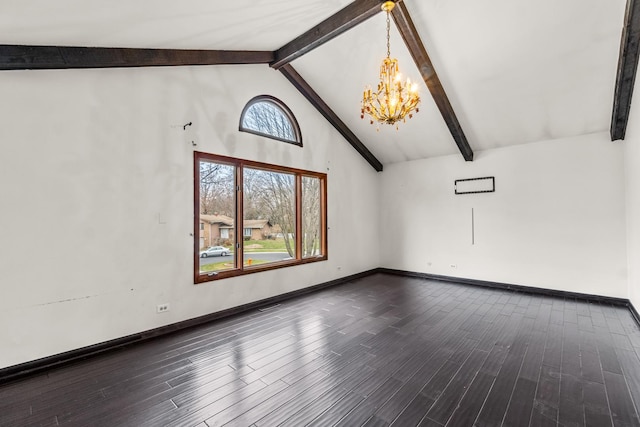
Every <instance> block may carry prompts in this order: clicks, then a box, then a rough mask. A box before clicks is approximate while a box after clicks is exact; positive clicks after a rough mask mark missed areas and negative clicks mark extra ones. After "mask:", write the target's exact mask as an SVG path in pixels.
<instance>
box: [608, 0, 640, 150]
mask: <svg viewBox="0 0 640 427" xmlns="http://www.w3.org/2000/svg"><path fill="white" fill-rule="evenodd" d="M639 46H640V5H638V2H637V1H636V0H627V8H626V10H625V14H624V28H623V29H622V39H621V40H620V56H619V58H618V71H617V75H616V89H615V95H614V97H613V113H612V115H611V130H610V132H611V140H612V141H616V140H618V139H624V136H625V133H626V131H627V121H628V120H629V110H630V109H631V96H632V95H633V87H634V83H635V80H636V72H637V71H638V57H639V55H640V50H639V49H638V48H639Z"/></svg>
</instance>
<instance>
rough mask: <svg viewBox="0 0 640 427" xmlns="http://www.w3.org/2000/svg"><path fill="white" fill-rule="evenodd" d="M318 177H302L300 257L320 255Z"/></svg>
mask: <svg viewBox="0 0 640 427" xmlns="http://www.w3.org/2000/svg"><path fill="white" fill-rule="evenodd" d="M320 205H321V203H320V179H318V178H315V177H310V176H303V177H302V257H303V258H308V257H313V256H318V255H322V240H321V232H320V228H321V222H322V221H321V218H322V216H321V215H322V213H321V207H320Z"/></svg>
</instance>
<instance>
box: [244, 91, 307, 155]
mask: <svg viewBox="0 0 640 427" xmlns="http://www.w3.org/2000/svg"><path fill="white" fill-rule="evenodd" d="M261 102H266V103H269V104H271V105H274V106H275V107H276V108H277V109H278V110H280V111H281V112H282V113H283V114H284V115H285V117H287V119H289V123H290V124H291V127H292V128H293V133H294V136H295V141H293V140H290V139H285V138H280V137H279V136H276V135H271V134H269V133H265V132H260V131H257V130H255V129H251V128H247V127H244V126H243V124H242V122H243V121H244V116H245V114H246V113H247V110H248V109H249V108H250V107H251V106H253V105H255V104H259V103H261ZM238 130H239V131H240V132H247V133H252V134H254V135H258V136H264V137H266V138H270V139H275V140H276V141H281V142H286V143H287V144H293V145H297V146H298V147H302V132H300V126H298V121H297V120H296V117H295V116H294V115H293V113H292V112H291V110H290V109H289V107H287V105H286V104H285V103H284V102H282V101H280V100H279V99H278V98H276V97H275V96H271V95H258V96H256V97H253V98H251V99H250V100H249V102H247V105H245V106H244V108H243V109H242V113H241V114H240V124H239V125H238Z"/></svg>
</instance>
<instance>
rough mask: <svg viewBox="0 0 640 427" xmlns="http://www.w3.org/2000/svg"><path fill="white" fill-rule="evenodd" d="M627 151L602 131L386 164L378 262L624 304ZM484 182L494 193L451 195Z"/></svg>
mask: <svg viewBox="0 0 640 427" xmlns="http://www.w3.org/2000/svg"><path fill="white" fill-rule="evenodd" d="M622 150H623V148H622V146H621V145H620V144H614V143H612V142H611V140H610V139H609V136H608V134H607V133H598V134H590V135H585V136H581V137H576V138H566V139H561V140H553V141H543V142H538V143H533V144H526V145H519V146H512V147H508V148H501V149H495V150H488V151H485V152H478V153H476V158H475V160H474V161H473V162H464V160H463V159H462V157H461V156H459V155H456V156H447V157H439V158H433V159H427V160H419V161H413V162H406V163H398V164H392V165H387V166H385V171H384V172H383V174H382V175H381V178H382V179H381V188H382V192H381V196H380V206H381V209H382V214H381V229H382V240H381V242H382V243H381V247H383V248H384V249H385V250H384V252H383V254H382V255H381V261H382V266H383V267H388V268H393V269H401V270H409V271H417V272H424V273H432V274H438V275H446V276H454V277H464V278H473V279H479V280H488V281H495V282H502V283H510V284H516V285H524V286H533V287H542V288H548V289H558V290H564V291H570V292H580V293H586V294H598V295H605V296H613V297H621V298H627V283H626V278H627V275H626V268H627V261H626V246H625V245H626V243H625V202H624V172H623V166H624V161H623V156H622ZM482 176H495V178H496V192H495V193H487V194H473V195H471V194H469V195H454V181H455V180H456V179H464V178H476V177H482ZM472 208H473V209H474V216H475V244H474V245H472V244H471V209H472ZM451 264H455V265H456V267H455V268H453V267H451Z"/></svg>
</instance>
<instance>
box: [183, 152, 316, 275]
mask: <svg viewBox="0 0 640 427" xmlns="http://www.w3.org/2000/svg"><path fill="white" fill-rule="evenodd" d="M201 161H210V162H213V163H222V164H226V165H230V166H233V167H234V168H235V187H236V206H235V208H236V213H235V218H234V228H233V234H234V241H235V243H236V248H235V255H234V264H235V266H234V269H233V270H223V271H218V272H208V273H200V239H199V227H200V226H199V224H200V162H201ZM245 168H253V169H261V170H265V171H270V172H281V173H287V174H292V175H294V176H295V190H294V191H295V194H296V200H295V207H296V241H295V251H296V253H295V258H294V259H290V260H283V261H275V262H270V263H267V264H258V265H255V266H245V265H244V238H243V234H244V233H243V231H244V228H245V227H244V214H243V212H244V208H243V202H244V201H243V193H242V186H243V182H244V181H243V170H244V169H245ZM193 176H194V185H193V189H194V190H193V203H194V215H193V216H194V221H193V222H194V225H193V227H194V234H193V235H194V239H193V266H194V267H193V271H194V283H195V284H199V283H204V282H211V281H215V280H220V279H225V278H228V277H236V276H242V275H245V274H253V273H258V272H261V271H268V270H275V269H278V268H284V267H292V266H296V265H302V264H308V263H311V262H318V261H326V260H327V259H328V250H327V249H328V244H327V230H328V228H327V174H325V173H320V172H313V171H307V170H302V169H295V168H289V167H285V166H279V165H272V164H268V163H261V162H255V161H252V160H244V159H239V158H235V157H227V156H220V155H217V154H210V153H204V152H200V151H194V155H193ZM303 176H306V177H313V178H318V179H319V180H320V230H321V234H322V235H321V237H320V245H321V249H322V254H321V255H318V256H312V257H307V258H303V257H302V177H303ZM230 234H231V233H230Z"/></svg>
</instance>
